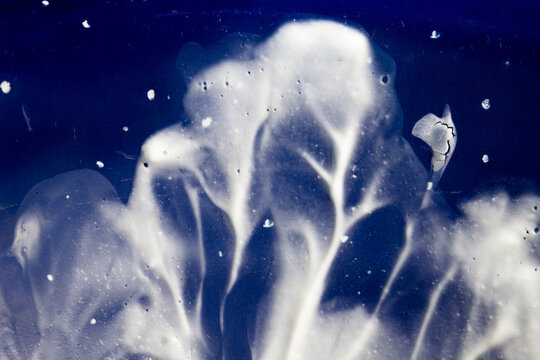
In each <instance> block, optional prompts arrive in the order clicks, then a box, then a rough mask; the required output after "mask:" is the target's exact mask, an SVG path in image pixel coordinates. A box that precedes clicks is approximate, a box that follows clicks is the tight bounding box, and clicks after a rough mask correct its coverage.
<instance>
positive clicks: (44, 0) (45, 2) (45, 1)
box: [41, 0, 49, 7]
mask: <svg viewBox="0 0 540 360" xmlns="http://www.w3.org/2000/svg"><path fill="white" fill-rule="evenodd" d="M41 5H43V7H47V6H49V2H48V1H47V0H43V1H42V2H41Z"/></svg>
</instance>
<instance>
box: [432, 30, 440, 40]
mask: <svg viewBox="0 0 540 360" xmlns="http://www.w3.org/2000/svg"><path fill="white" fill-rule="evenodd" d="M440 37H441V33H440V32H438V31H437V30H433V31H432V32H431V36H430V38H432V39H438V38H440Z"/></svg>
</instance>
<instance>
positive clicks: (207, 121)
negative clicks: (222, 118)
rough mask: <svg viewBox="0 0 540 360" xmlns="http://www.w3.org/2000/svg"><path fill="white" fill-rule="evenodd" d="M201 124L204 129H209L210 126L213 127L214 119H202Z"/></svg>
mask: <svg viewBox="0 0 540 360" xmlns="http://www.w3.org/2000/svg"><path fill="white" fill-rule="evenodd" d="M201 124H202V127H203V128H207V127H209V126H210V125H212V118H211V117H210V116H209V117H206V118H204V119H202V121H201Z"/></svg>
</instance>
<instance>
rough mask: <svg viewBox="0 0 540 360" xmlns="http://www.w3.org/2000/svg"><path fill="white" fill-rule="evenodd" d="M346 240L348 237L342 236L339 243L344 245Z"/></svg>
mask: <svg viewBox="0 0 540 360" xmlns="http://www.w3.org/2000/svg"><path fill="white" fill-rule="evenodd" d="M347 240H349V237H348V236H347V235H343V236H342V237H341V242H342V243H346V242H347Z"/></svg>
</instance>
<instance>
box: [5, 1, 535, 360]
mask: <svg viewBox="0 0 540 360" xmlns="http://www.w3.org/2000/svg"><path fill="white" fill-rule="evenodd" d="M539 15H540V5H539V3H538V2H536V1H520V2H518V3H514V2H510V1H495V2H493V1H474V2H472V3H470V2H464V3H459V2H452V5H450V4H442V3H440V2H429V3H428V2H425V1H409V2H407V3H403V2H400V1H395V2H391V1H388V2H376V1H373V2H369V3H368V2H365V3H364V2H353V1H344V0H342V1H328V2H326V1H317V2H313V1H287V2H285V1H283V2H272V1H261V2H254V1H236V2H232V1H222V2H220V1H215V2H212V1H197V2H190V3H186V4H182V2H174V1H152V0H148V1H119V2H117V1H97V2H90V1H79V2H72V1H55V0H51V1H50V5H49V6H47V7H43V6H42V5H41V3H40V2H39V1H31V2H25V1H16V0H12V1H8V2H3V3H2V4H1V5H0V82H1V81H4V80H6V81H9V82H10V83H11V88H12V89H11V92H10V93H9V94H3V93H0V164H1V167H0V250H2V251H4V252H5V251H6V250H7V249H8V247H9V246H10V245H11V242H12V241H13V229H14V225H15V220H16V212H17V209H18V206H19V205H20V203H21V201H22V199H23V198H24V196H25V195H26V194H27V192H28V191H29V190H30V189H31V187H32V186H34V185H36V184H37V183H39V182H41V181H43V180H45V179H48V178H50V177H53V176H55V175H58V174H62V173H64V172H66V171H70V170H77V169H84V168H91V169H96V170H98V171H99V172H100V173H101V174H102V175H104V176H105V177H106V178H107V179H108V180H109V181H110V182H111V183H112V185H113V186H114V188H115V189H116V191H117V192H118V194H119V197H120V199H121V200H122V201H124V202H125V201H127V199H128V196H129V194H130V191H131V189H132V181H133V176H134V175H133V174H134V171H135V167H136V161H135V160H132V159H128V158H126V157H125V156H123V155H122V153H124V154H128V155H133V156H134V157H137V156H138V155H139V152H140V148H141V145H142V143H143V142H144V140H145V139H147V138H148V137H149V136H150V135H151V134H153V133H155V132H156V131H158V130H160V129H162V128H164V127H166V126H169V125H171V124H175V123H182V124H186V123H188V122H189V120H188V119H187V117H186V115H185V113H184V109H183V103H182V101H183V100H182V99H183V96H184V94H185V92H186V84H185V83H184V80H183V78H182V73H181V71H179V69H178V68H177V56H178V53H179V50H180V48H181V47H182V45H183V44H185V43H186V42H188V41H197V42H199V43H201V44H203V45H211V44H214V43H216V42H217V41H219V40H220V39H221V38H223V37H224V36H226V35H227V34H230V33H234V32H246V33H251V34H256V35H258V36H260V38H261V39H264V38H266V37H267V36H268V35H269V34H271V33H272V32H273V31H274V30H275V29H276V28H277V27H279V25H281V24H282V23H284V22H285V21H290V20H292V19H304V18H330V19H335V20H336V21H338V22H341V23H345V24H353V25H356V24H358V25H360V26H362V27H363V28H364V29H365V31H366V32H367V33H368V34H369V35H370V37H371V39H372V41H373V42H374V43H375V44H376V45H377V46H378V47H379V48H380V49H381V50H383V51H384V52H385V53H387V54H388V55H389V56H390V57H391V58H393V59H394V60H395V62H396V67H397V78H396V81H395V88H396V91H397V97H398V99H399V102H400V105H401V107H402V110H403V120H404V124H403V136H404V138H405V139H406V140H407V141H409V142H410V143H411V145H412V147H413V149H414V150H415V153H416V154H417V156H418V157H419V158H420V160H421V161H422V163H423V164H424V165H425V166H426V167H428V166H429V160H430V156H431V155H430V149H429V148H428V147H427V146H426V145H425V144H423V143H422V142H421V141H420V140H418V139H416V138H414V137H412V135H410V131H411V129H412V127H413V125H414V124H415V122H416V121H417V120H418V119H420V118H421V117H422V116H423V115H425V114H426V113H428V112H433V113H435V114H437V115H441V113H442V109H443V107H444V105H445V104H450V106H451V109H452V117H453V119H454V123H455V124H456V127H457V129H458V134H459V140H458V145H457V149H456V152H455V153H454V155H453V157H452V161H451V162H450V165H449V166H448V168H447V169H446V172H445V174H444V176H443V178H442V180H441V183H440V188H439V189H438V191H439V192H440V193H441V197H442V198H443V199H445V200H446V202H447V203H448V205H449V207H450V208H451V209H453V210H456V208H455V207H456V206H457V204H459V203H460V202H463V201H464V200H467V199H469V198H471V197H472V196H474V195H476V194H478V193H479V192H483V191H486V190H487V189H493V188H502V189H504V190H506V191H507V192H509V193H510V194H511V195H515V196H517V195H520V194H522V193H524V192H527V191H532V192H536V193H538V189H539V188H540V157H539V154H540V145H539V141H538V137H539V134H540V122H539V121H538V114H539V113H540V90H539V85H538V84H540V59H539V56H540V26H539V25H538V16H539ZM85 19H87V20H88V22H89V23H90V25H91V28H89V29H85V28H84V27H83V26H82V25H81V22H82V21H83V20H85ZM433 30H436V31H439V32H440V33H441V37H440V38H439V39H430V34H431V32H432V31H433ZM209 54H210V56H209V58H206V59H201V60H200V62H199V63H200V67H201V68H202V67H205V66H207V65H209V64H211V63H213V62H215V61H217V60H219V59H221V57H222V56H223V51H222V48H220V47H219V46H218V47H216V49H215V50H213V51H210V52H209ZM148 89H155V91H156V94H157V96H156V99H155V100H154V101H152V102H150V101H148V99H147V96H146V93H147V91H148ZM167 96H169V97H170V99H168V98H167ZM485 98H489V99H490V100H491V108H490V109H489V110H484V109H483V108H482V107H481V102H482V100H484V99H485ZM23 107H24V109H25V112H26V114H27V116H28V117H29V118H30V120H31V127H32V131H29V130H28V126H27V123H26V122H25V117H24V115H23V110H22V108H23ZM124 126H128V127H129V131H128V132H123V131H122V127H124ZM483 154H488V155H489V158H490V160H489V162H488V163H487V164H484V163H483V162H482V156H483ZM98 160H100V161H102V162H103V163H105V167H104V168H102V169H98V168H97V167H96V161H98ZM298 181H300V182H302V181H305V179H302V178H300V179H299V180H298ZM295 185H298V184H296V183H295ZM304 186H306V187H309V186H313V188H317V184H315V185H313V184H309V183H305V184H304ZM163 193H164V194H165V195H164V196H165V197H164V198H163V199H162V201H163V207H164V208H167V213H168V214H170V216H171V217H175V216H176V215H175V214H176V212H175V211H177V210H175V206H176V207H179V205H178V204H177V203H176V204H175V202H174V201H172V202H168V201H169V199H167V198H166V195H167V194H170V193H171V192H170V190H166V189H165V190H164V191H163ZM175 194H176V195H177V196H178V198H177V201H179V200H178V199H183V198H185V196H186V195H185V194H184V193H175ZM321 196H322V195H321ZM158 197H159V194H158ZM207 211H209V212H212V211H215V210H212V209H210V210H207ZM381 212H382V213H379V212H375V213H374V214H372V215H371V217H370V218H368V220H366V222H363V223H362V224H361V226H359V228H358V229H355V230H354V231H357V232H358V233H362V234H367V235H366V236H373V237H382V238H383V239H385V242H383V243H380V242H379V243H377V244H376V245H375V246H370V244H366V243H355V244H354V249H351V250H350V251H352V252H353V253H362V254H364V255H365V256H367V258H368V259H370V261H367V262H366V263H362V262H360V263H356V262H350V264H351V265H350V267H347V266H343V267H341V268H339V267H338V268H336V269H333V270H332V271H333V273H332V275H333V277H335V279H336V281H335V284H332V285H333V286H335V288H332V290H333V291H337V292H339V293H340V294H341V296H342V297H343V298H345V299H347V298H348V297H351V298H352V297H354V296H356V294H357V292H358V291H361V292H362V293H367V294H369V295H368V296H367V297H366V299H367V301H366V303H365V304H364V305H365V306H366V308H367V309H368V310H369V311H372V310H373V308H374V307H375V305H376V300H377V299H378V297H379V296H380V290H381V288H380V287H377V284H380V283H382V282H383V281H384V278H385V277H386V275H384V274H377V275H376V276H373V277H370V278H366V279H360V280H359V283H358V284H357V286H356V287H354V288H347V286H348V283H347V282H346V281H344V282H343V283H341V282H340V280H337V279H342V276H340V274H342V273H343V274H349V275H350V274H352V276H358V277H360V275H361V274H364V273H365V272H366V271H368V269H370V268H371V267H374V268H391V266H392V264H393V263H394V261H395V258H396V257H397V253H398V250H399V249H400V248H401V246H402V241H403V231H404V230H403V226H404V225H403V219H402V218H401V217H400V216H401V215H400V214H399V211H397V210H396V209H393V208H392V207H389V208H384V209H383V210H381ZM459 215H460V213H459V211H455V212H454V213H452V215H451V216H453V217H458V216H459ZM216 216H217V215H216ZM217 217H219V216H217ZM381 219H384V220H381ZM190 221H193V220H192V219H190V220H189V221H187V223H189V224H191V223H190ZM214 221H217V223H219V224H222V223H225V222H226V220H223V219H222V220H215V219H214ZM381 221H393V223H392V224H393V227H392V228H391V229H387V228H386V227H385V226H383V225H381ZM185 226H188V225H185ZM223 228H226V226H225V225H224V226H222V227H221V228H219V229H217V230H216V229H214V228H206V229H205V231H207V232H208V233H207V234H205V237H207V238H210V239H212V238H213V237H215V233H216V232H217V233H220V234H221V236H223V230H222V229H223ZM265 236H267V234H264V233H261V234H257V235H255V236H254V239H257V241H253V242H252V243H251V244H250V247H249V248H248V252H249V253H255V254H256V253H264V252H266V250H265V249H266V246H268V245H265V244H266V241H265ZM205 246H208V248H213V247H214V246H215V245H214V244H212V243H207V244H205ZM351 246H353V245H351ZM342 256H343V257H344V258H345V260H340V259H341V258H340V257H339V256H338V258H337V259H338V260H339V261H338V263H343V264H349V261H352V259H347V256H350V254H347V253H345V254H343V255H342ZM270 262H271V260H268V263H266V262H265V261H256V262H247V263H246V264H244V266H245V267H244V268H243V270H241V271H245V277H244V278H243V279H242V281H241V282H239V283H237V284H236V285H235V287H234V288H233V289H232V294H233V295H234V296H233V297H232V298H233V299H234V298H241V299H244V301H245V302H244V303H242V302H227V301H225V309H227V317H226V318H225V319H224V321H225V322H226V323H227V324H232V325H228V326H230V327H229V328H228V329H229V331H230V332H228V333H224V334H221V333H220V330H219V326H218V324H216V323H209V324H207V326H208V332H207V333H208V334H209V336H213V337H215V338H219V337H220V336H221V337H223V338H222V339H221V341H222V342H223V343H224V344H225V345H223V347H224V349H225V350H224V356H226V357H228V358H231V359H233V358H235V356H236V357H237V358H239V359H241V358H246V357H248V354H249V345H248V344H247V340H246V338H247V337H246V335H241V336H236V335H235V334H236V332H238V333H243V332H249V331H248V330H246V328H247V329H249V327H250V326H253V325H252V324H251V320H250V319H246V318H245V317H247V315H246V314H253V313H254V310H253V309H250V306H254V305H253V304H256V303H257V301H258V299H260V297H261V296H262V295H263V294H265V293H266V291H267V289H266V286H267V283H266V279H267V278H266V277H267V276H270V278H271V277H272V275H269V274H268V272H269V270H268V269H269V268H270V265H271V264H270ZM368 263H369V264H368ZM209 266H210V268H212V266H215V267H214V268H213V269H214V271H215V272H216V273H218V274H219V273H220V272H221V271H222V270H221V269H220V268H219V266H220V265H219V263H216V264H210V265H209ZM4 268H5V269H8V270H9V269H10V268H9V266H7V265H6V266H4ZM8 270H6V271H5V272H3V273H2V277H3V278H5V277H8V276H10V275H9V274H10V273H9V271H8ZM415 270H416V269H415V268H414V267H413V268H408V269H407V270H406V272H405V273H404V275H403V276H404V277H405V278H409V276H410V279H411V281H412V282H413V281H414V282H417V283H419V284H420V285H418V288H419V290H418V289H416V290H418V291H419V293H418V294H417V295H415V296H416V297H407V296H403V297H402V298H400V299H399V300H396V301H397V302H402V303H403V306H400V307H399V309H401V310H400V311H399V313H398V314H395V313H388V314H387V316H388V317H394V318H396V317H397V318H400V317H402V318H403V319H409V320H410V319H411V318H412V319H414V318H415V316H416V314H419V313H420V312H421V311H422V309H418V308H416V306H418V303H417V302H416V301H415V299H416V298H418V297H422V295H421V294H422V291H424V290H425V289H427V288H428V287H427V285H426V286H425V287H424V288H422V286H423V285H422V284H423V282H424V281H425V282H426V283H427V282H429V281H430V280H431V279H430V277H429V275H428V276H426V277H425V278H422V279H418V273H417V272H416V271H415ZM434 273H437V271H434ZM15 274H16V275H13V276H19V275H17V273H16V272H15ZM195 276H196V275H195ZM260 278H262V279H265V280H264V281H261V282H257V281H256V279H260ZM2 281H6V280H2ZM225 283H226V280H225V279H224V278H219V277H216V278H213V279H210V280H207V283H206V284H205V286H207V287H212V286H213V287H216V289H220V288H221V287H224V286H225ZM253 284H256V285H253ZM21 286H22V285H21ZM398 288H399V291H401V292H402V293H403V294H407V293H408V291H410V289H407V287H406V284H404V283H399V284H398ZM336 289H337V290H336ZM13 291H16V289H15V290H13ZM207 291H209V292H212V291H213V290H208V289H207ZM216 292H219V291H218V290H216ZM21 293H24V291H23V290H21ZM245 294H251V296H253V298H252V299H249V298H248V299H247V300H246V296H245ZM327 295H328V294H327ZM328 296H329V297H330V298H331V294H330V295H328ZM454 296H455V297H456V298H459V297H464V298H466V297H467V295H464V294H462V293H459V292H456V293H455V295H454ZM214 300H215V301H216V304H217V303H218V302H219V301H221V299H220V298H214ZM454 300H455V299H454ZM459 301H467V299H466V300H463V299H457V300H455V301H449V303H452V304H455V303H457V302H459ZM205 305H206V306H208V311H209V312H210V313H211V312H212V311H217V305H216V306H213V305H212V304H211V303H207V304H205ZM214 305H215V304H214ZM339 306H343V307H345V308H346V307H347V306H348V304H347V302H346V301H345V303H344V305H343V304H341V305H338V307H339ZM246 308H247V309H250V310H249V311H247V312H246V313H243V312H242V311H241V309H246ZM397 308H398V307H396V308H395V309H397ZM208 316H209V318H211V317H212V316H211V315H208ZM410 321H411V322H412V320H410ZM244 323H247V324H248V325H247V326H246V327H242V328H238V326H237V327H235V324H244ZM409 325H410V323H408V322H407V320H404V322H403V323H401V324H400V326H402V327H403V329H404V330H405V331H407V330H410V328H409ZM29 331H30V330H29ZM231 334H232V335H231ZM238 339H240V340H238ZM212 341H213V342H212ZM212 341H211V342H212V346H215V347H216V348H218V347H219V344H218V343H219V340H215V341H214V340H212ZM232 348H235V349H237V351H238V352H237V353H236V355H234V354H232V355H231V354H230V353H229V354H227V351H230V349H232ZM220 351H221V350H220ZM486 356H489V354H488V355H486ZM494 356H495V355H494Z"/></svg>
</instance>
